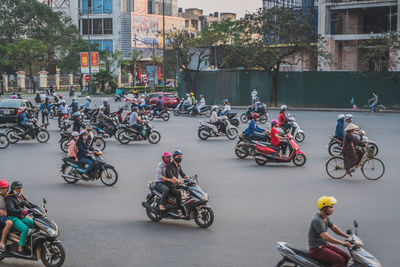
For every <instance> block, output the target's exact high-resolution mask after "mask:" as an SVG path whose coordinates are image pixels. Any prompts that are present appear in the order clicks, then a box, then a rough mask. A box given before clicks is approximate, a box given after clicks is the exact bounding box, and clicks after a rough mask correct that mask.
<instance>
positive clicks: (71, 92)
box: [69, 86, 75, 97]
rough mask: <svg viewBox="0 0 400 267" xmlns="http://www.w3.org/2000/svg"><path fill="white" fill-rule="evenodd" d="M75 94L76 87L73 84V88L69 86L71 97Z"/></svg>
mask: <svg viewBox="0 0 400 267" xmlns="http://www.w3.org/2000/svg"><path fill="white" fill-rule="evenodd" d="M74 96H75V89H74V87H73V86H71V88H69V97H74Z"/></svg>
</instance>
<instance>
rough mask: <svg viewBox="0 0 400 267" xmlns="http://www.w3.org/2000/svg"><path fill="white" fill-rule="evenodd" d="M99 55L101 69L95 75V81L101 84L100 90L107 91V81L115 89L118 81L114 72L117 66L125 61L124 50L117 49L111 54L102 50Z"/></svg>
mask: <svg viewBox="0 0 400 267" xmlns="http://www.w3.org/2000/svg"><path fill="white" fill-rule="evenodd" d="M99 56H100V70H99V73H97V74H96V76H95V81H96V83H97V84H99V85H100V90H101V91H102V92H104V91H105V85H106V83H108V84H109V86H110V87H111V88H112V89H115V87H116V86H115V85H116V83H115V78H114V76H113V73H115V72H116V70H117V68H119V67H120V66H121V64H122V63H123V58H122V52H121V51H118V50H116V51H114V52H113V53H111V54H110V52H108V51H105V50H101V51H100V52H99Z"/></svg>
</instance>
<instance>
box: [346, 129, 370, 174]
mask: <svg viewBox="0 0 400 267" xmlns="http://www.w3.org/2000/svg"><path fill="white" fill-rule="evenodd" d="M364 145H365V143H364V142H362V141H361V140H360V139H358V138H357V137H356V136H354V135H353V134H352V133H351V132H349V131H347V132H346V135H345V136H344V140H343V158H344V167H345V169H346V170H349V169H350V168H351V167H353V166H355V165H357V164H358V163H359V162H360V159H361V158H360V156H362V153H360V151H359V150H357V149H356V146H364Z"/></svg>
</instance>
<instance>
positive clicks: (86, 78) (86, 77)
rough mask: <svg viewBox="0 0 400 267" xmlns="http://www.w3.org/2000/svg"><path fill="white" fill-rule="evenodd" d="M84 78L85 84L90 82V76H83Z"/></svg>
mask: <svg viewBox="0 0 400 267" xmlns="http://www.w3.org/2000/svg"><path fill="white" fill-rule="evenodd" d="M84 77H85V81H87V82H88V81H89V80H90V76H89V75H88V74H85V76H84Z"/></svg>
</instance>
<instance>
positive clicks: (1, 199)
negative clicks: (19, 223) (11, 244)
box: [0, 180, 13, 251]
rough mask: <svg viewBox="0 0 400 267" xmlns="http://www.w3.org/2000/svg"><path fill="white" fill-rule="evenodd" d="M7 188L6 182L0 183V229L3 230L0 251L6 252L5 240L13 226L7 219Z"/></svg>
mask: <svg viewBox="0 0 400 267" xmlns="http://www.w3.org/2000/svg"><path fill="white" fill-rule="evenodd" d="M9 186H10V185H9V184H8V181H7V180H1V181H0V228H3V232H2V234H1V240H0V251H5V250H6V247H5V243H6V239H7V236H8V233H9V232H10V230H11V227H12V226H13V222H12V221H11V220H10V219H9V218H8V217H7V215H8V214H7V205H6V196H7V193H8V188H9Z"/></svg>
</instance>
